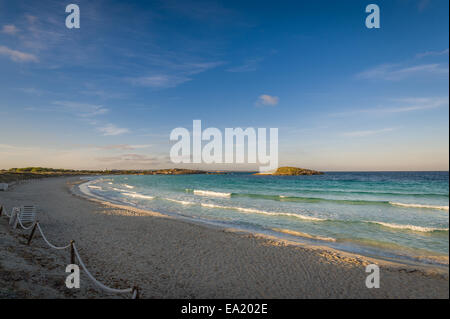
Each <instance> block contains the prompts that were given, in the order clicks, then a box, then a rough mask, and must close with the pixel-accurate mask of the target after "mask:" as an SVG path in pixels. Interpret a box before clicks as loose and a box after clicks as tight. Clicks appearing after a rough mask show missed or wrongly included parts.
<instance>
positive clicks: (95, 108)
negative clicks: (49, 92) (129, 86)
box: [53, 101, 109, 117]
mask: <svg viewBox="0 0 450 319" xmlns="http://www.w3.org/2000/svg"><path fill="white" fill-rule="evenodd" d="M53 104H54V105H58V106H61V107H63V108H64V109H65V110H68V111H71V112H73V113H74V114H76V115H78V116H80V117H92V116H96V115H103V114H106V113H108V111H109V110H108V109H107V108H105V107H103V106H102V105H96V104H89V103H79V102H73V101H54V102H53Z"/></svg>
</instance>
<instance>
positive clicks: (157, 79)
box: [129, 74, 191, 89]
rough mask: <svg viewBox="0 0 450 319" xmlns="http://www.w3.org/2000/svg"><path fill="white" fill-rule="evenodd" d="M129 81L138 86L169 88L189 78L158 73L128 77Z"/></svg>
mask: <svg viewBox="0 0 450 319" xmlns="http://www.w3.org/2000/svg"><path fill="white" fill-rule="evenodd" d="M129 80H130V82H132V83H133V84H136V85H140V86H146V87H151V88H159V89H161V88H171V87H175V86H177V85H179V84H181V83H184V82H187V81H190V80H191V78H188V77H184V76H174V75H167V74H158V75H152V76H143V77H137V78H130V79H129Z"/></svg>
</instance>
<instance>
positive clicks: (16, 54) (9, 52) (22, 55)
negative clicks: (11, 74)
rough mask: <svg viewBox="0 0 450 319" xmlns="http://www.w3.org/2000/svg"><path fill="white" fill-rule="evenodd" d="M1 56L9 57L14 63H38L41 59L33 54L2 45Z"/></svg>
mask: <svg viewBox="0 0 450 319" xmlns="http://www.w3.org/2000/svg"><path fill="white" fill-rule="evenodd" d="M0 55H5V56H7V57H9V58H10V59H11V60H12V61H14V62H38V61H39V59H38V58H37V57H36V56H35V55H34V54H31V53H26V52H22V51H18V50H13V49H10V48H8V47H6V46H3V45H0Z"/></svg>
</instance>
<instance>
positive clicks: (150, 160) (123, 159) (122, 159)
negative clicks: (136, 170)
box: [98, 153, 167, 165]
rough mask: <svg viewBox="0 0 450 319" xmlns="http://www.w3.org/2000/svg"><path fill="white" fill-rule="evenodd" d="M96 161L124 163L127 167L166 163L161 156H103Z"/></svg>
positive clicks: (164, 158)
mask: <svg viewBox="0 0 450 319" xmlns="http://www.w3.org/2000/svg"><path fill="white" fill-rule="evenodd" d="M98 160H100V161H102V162H114V163H125V164H128V165H130V164H131V165H145V164H160V163H163V162H167V158H166V157H165V156H164V157H161V156H152V155H145V154H134V153H131V154H121V155H117V156H104V157H99V158H98Z"/></svg>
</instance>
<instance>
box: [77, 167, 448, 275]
mask: <svg viewBox="0 0 450 319" xmlns="http://www.w3.org/2000/svg"><path fill="white" fill-rule="evenodd" d="M80 190H81V191H82V192H84V193H85V194H87V195H89V196H94V197H97V198H100V199H102V200H105V201H109V202H113V203H119V204H124V205H129V206H133V207H137V208H141V209H145V210H151V211H156V212H160V213H163V214H167V215H171V216H175V217H179V218H182V219H189V220H191V221H193V222H197V223H205V224H210V225H214V226H217V227H223V228H232V229H236V230H242V231H248V232H252V233H257V234H263V235H269V236H274V237H277V238H280V239H284V240H289V241H296V242H300V243H306V244H309V245H320V246H324V245H325V246H329V247H331V248H334V249H338V250H342V251H347V252H352V253H357V254H361V255H365V256H371V257H377V258H382V259H387V260H397V261H399V260H400V261H403V262H405V263H420V264H432V265H439V266H443V267H448V256H449V215H448V214H449V173H448V172H326V173H325V174H324V175H313V176H270V175H254V174H253V173H251V172H230V173H227V174H217V175H203V174H202V175H117V176H99V177H96V178H93V179H91V180H89V181H88V182H86V183H84V184H82V185H81V186H80Z"/></svg>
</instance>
